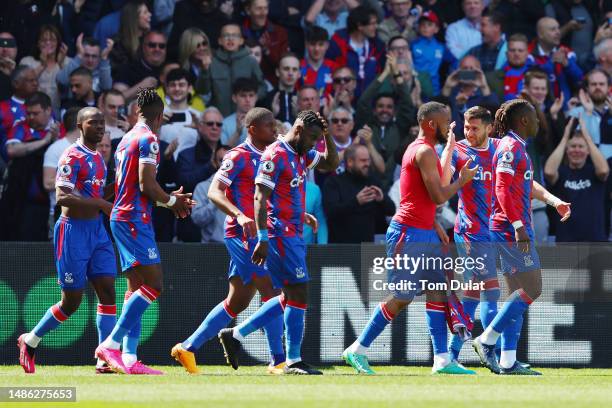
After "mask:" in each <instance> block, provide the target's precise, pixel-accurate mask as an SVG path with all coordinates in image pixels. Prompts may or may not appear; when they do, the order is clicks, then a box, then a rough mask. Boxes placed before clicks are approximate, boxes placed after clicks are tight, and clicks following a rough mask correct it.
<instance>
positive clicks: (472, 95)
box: [442, 55, 499, 137]
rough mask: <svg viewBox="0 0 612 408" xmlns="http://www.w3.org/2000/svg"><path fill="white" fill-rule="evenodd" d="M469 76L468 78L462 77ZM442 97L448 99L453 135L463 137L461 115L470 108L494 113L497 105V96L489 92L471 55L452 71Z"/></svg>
mask: <svg viewBox="0 0 612 408" xmlns="http://www.w3.org/2000/svg"><path fill="white" fill-rule="evenodd" d="M463 75H469V77H463ZM442 96H444V97H446V98H449V101H450V107H451V117H452V120H453V121H454V122H455V124H456V126H455V135H457V137H463V123H464V117H463V114H464V113H465V112H466V111H467V110H468V109H470V108H471V107H472V106H483V107H486V108H488V109H489V110H491V111H495V110H496V108H497V106H498V105H499V100H498V99H497V96H496V95H495V94H494V93H492V92H491V88H490V87H489V84H488V83H487V78H486V76H485V74H484V72H482V69H480V62H479V61H478V60H477V59H476V57H474V56H472V55H466V56H465V57H463V59H462V60H461V62H460V63H459V69H457V70H456V71H453V72H452V73H451V74H450V75H449V76H448V77H447V78H446V82H445V83H444V87H443V88H442Z"/></svg>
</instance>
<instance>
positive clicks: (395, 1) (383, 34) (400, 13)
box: [378, 0, 421, 44]
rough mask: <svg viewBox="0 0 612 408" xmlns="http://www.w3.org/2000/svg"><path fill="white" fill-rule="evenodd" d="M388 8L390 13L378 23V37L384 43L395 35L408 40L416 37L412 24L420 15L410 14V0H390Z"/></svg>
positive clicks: (410, 40)
mask: <svg viewBox="0 0 612 408" xmlns="http://www.w3.org/2000/svg"><path fill="white" fill-rule="evenodd" d="M388 8H389V9H391V15H390V16H389V17H387V18H386V19H384V20H383V22H382V23H380V24H379V25H378V38H380V40H381V41H382V42H384V43H385V44H387V43H388V42H389V40H390V39H391V38H393V37H395V36H398V35H399V36H402V37H404V38H405V39H406V41H408V42H412V41H414V40H415V39H416V36H417V34H416V32H415V31H414V25H415V23H416V21H417V20H418V18H419V16H420V11H421V9H420V8H418V9H416V10H418V11H419V14H416V15H414V14H411V13H410V9H411V8H412V0H390V1H389V3H388Z"/></svg>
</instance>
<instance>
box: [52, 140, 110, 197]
mask: <svg viewBox="0 0 612 408" xmlns="http://www.w3.org/2000/svg"><path fill="white" fill-rule="evenodd" d="M105 184H106V164H105V163H104V158H103V157H102V155H101V154H100V153H99V152H97V151H95V150H90V149H89V148H88V147H87V146H85V145H83V144H82V143H81V142H80V140H77V141H76V142H75V143H73V144H72V145H70V147H68V148H67V149H66V150H65V151H64V153H63V154H62V156H61V157H60V160H59V162H58V165H57V174H56V177H55V185H56V186H61V187H67V188H69V189H71V190H73V191H74V192H75V193H77V194H78V195H79V196H81V197H86V198H103V197H104V185H105Z"/></svg>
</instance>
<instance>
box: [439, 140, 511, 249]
mask: <svg viewBox="0 0 612 408" xmlns="http://www.w3.org/2000/svg"><path fill="white" fill-rule="evenodd" d="M499 143H500V139H494V138H489V142H488V144H487V146H485V147H483V148H476V147H472V146H470V144H469V143H468V142H467V140H465V139H463V140H461V141H459V142H457V144H456V145H455V150H454V151H453V155H452V159H451V169H452V171H453V180H455V179H457V178H458V176H459V172H458V171H457V170H458V169H461V168H463V166H465V164H466V163H467V161H468V160H470V159H471V160H472V164H471V165H470V166H471V167H473V166H475V165H476V166H478V172H477V173H476V175H475V176H474V178H473V179H472V181H470V182H469V183H467V184H466V185H464V186H463V187H462V188H461V189H460V190H459V192H458V193H457V194H458V196H459V204H458V210H457V218H456V219H455V232H456V233H458V234H469V235H470V236H474V237H482V238H483V240H484V241H489V217H490V215H491V201H492V199H493V156H494V155H495V151H496V150H497V147H498V145H499Z"/></svg>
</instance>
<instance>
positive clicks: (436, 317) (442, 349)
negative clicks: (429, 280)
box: [425, 302, 448, 354]
mask: <svg viewBox="0 0 612 408" xmlns="http://www.w3.org/2000/svg"><path fill="white" fill-rule="evenodd" d="M425 311H426V314H427V325H428V326H429V334H430V335H431V344H432V346H433V352H434V354H442V353H448V343H447V341H448V340H447V336H448V331H447V328H446V314H445V307H444V303H443V302H427V303H426V304H425Z"/></svg>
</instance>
